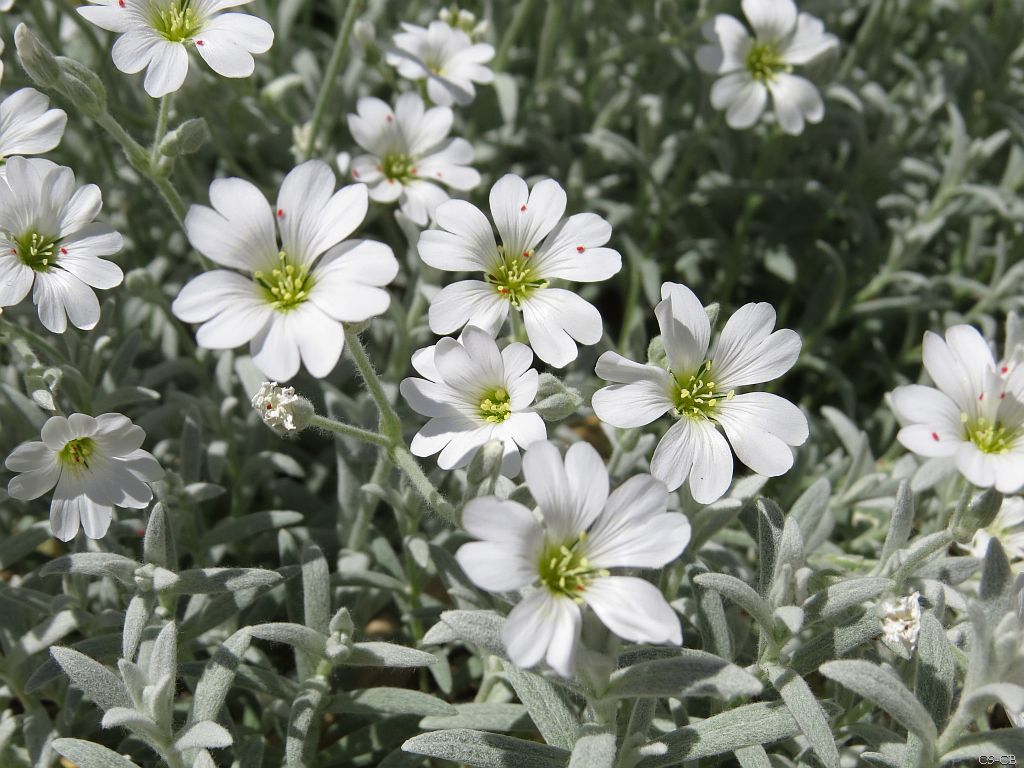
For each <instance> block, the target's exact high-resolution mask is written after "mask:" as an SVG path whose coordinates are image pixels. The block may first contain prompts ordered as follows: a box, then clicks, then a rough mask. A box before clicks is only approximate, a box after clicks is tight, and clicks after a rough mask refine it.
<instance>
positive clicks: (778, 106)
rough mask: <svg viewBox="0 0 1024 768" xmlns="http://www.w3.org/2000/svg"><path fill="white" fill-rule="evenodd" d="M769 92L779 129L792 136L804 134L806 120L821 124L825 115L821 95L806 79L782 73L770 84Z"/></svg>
mask: <svg viewBox="0 0 1024 768" xmlns="http://www.w3.org/2000/svg"><path fill="white" fill-rule="evenodd" d="M768 90H769V91H771V94H772V102H773V103H774V105H775V116H776V117H777V118H778V119H779V127H781V128H782V130H783V131H785V132H786V133H788V134H790V135H792V136H797V135H799V134H800V133H802V132H803V130H804V121H805V120H806V121H807V122H808V123H820V122H821V119H822V117H824V115H825V103H824V102H823V101H822V100H821V94H819V93H818V89H817V88H815V87H814V86H813V85H812V84H811V82H810V81H809V80H807V79H806V78H803V77H798V76H797V75H790V74H786V73H785V72H782V73H779V74H778V75H777V76H776V77H775V78H774V79H773V80H772V81H771V82H769V83H768Z"/></svg>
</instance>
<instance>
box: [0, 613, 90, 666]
mask: <svg viewBox="0 0 1024 768" xmlns="http://www.w3.org/2000/svg"><path fill="white" fill-rule="evenodd" d="M77 628H78V619H77V618H76V616H75V612H74V611H70V610H67V611H60V612H59V613H56V614H54V615H53V616H50V617H49V618H47V619H44V620H43V621H42V622H40V623H39V624H37V625H36V626H34V627H32V629H30V630H29V631H28V632H26V633H25V634H24V635H22V636H21V638H20V639H19V640H18V642H17V643H15V645H14V647H13V648H12V649H11V651H10V656H11V657H14V658H18V657H27V656H32V655H34V654H36V653H40V652H42V651H45V650H46V649H48V648H49V647H50V646H52V645H53V644H54V643H56V642H57V641H58V640H61V639H62V638H64V637H65V636H67V635H69V634H71V633H72V632H74V631H75V630H76V629H77Z"/></svg>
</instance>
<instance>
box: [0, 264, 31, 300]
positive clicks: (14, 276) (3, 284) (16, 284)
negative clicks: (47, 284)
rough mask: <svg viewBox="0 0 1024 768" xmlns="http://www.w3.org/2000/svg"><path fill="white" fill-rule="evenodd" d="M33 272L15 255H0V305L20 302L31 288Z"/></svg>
mask: <svg viewBox="0 0 1024 768" xmlns="http://www.w3.org/2000/svg"><path fill="white" fill-rule="evenodd" d="M34 281H35V272H34V271H33V270H32V268H31V267H29V266H26V265H25V264H22V263H21V261H19V260H18V257H17V256H13V255H0V307H11V306H14V305H15V304H18V303H20V302H21V301H22V300H23V299H24V298H25V297H26V296H27V295H28V292H29V290H31V288H32V283H33V282H34Z"/></svg>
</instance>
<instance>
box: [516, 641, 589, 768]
mask: <svg viewBox="0 0 1024 768" xmlns="http://www.w3.org/2000/svg"><path fill="white" fill-rule="evenodd" d="M502 668H503V669H504V670H505V677H506V679H507V680H508V682H509V684H510V685H511V686H512V688H513V690H515V692H516V696H517V697H518V698H519V700H520V701H521V702H523V705H524V706H525V707H526V710H527V711H528V712H529V713H530V717H531V718H532V719H533V722H534V723H535V724H536V726H537V730H538V731H540V734H541V736H543V737H544V741H546V742H547V743H548V744H553V745H554V746H556V747H561V748H563V749H566V750H568V749H572V745H573V744H575V743H576V731H577V730H578V729H579V727H580V717H579V714H578V711H579V710H578V708H577V707H576V706H574V705H573V703H572V702H571V701H570V700H569V698H568V696H567V695H566V692H565V691H564V690H563V689H562V688H559V687H558V686H556V685H555V684H554V683H553V682H551V681H550V680H548V679H547V678H544V677H541V676H540V675H537V674H534V673H533V672H528V671H527V670H525V669H520V668H519V667H517V666H516V665H515V664H513V663H511V662H509V661H502Z"/></svg>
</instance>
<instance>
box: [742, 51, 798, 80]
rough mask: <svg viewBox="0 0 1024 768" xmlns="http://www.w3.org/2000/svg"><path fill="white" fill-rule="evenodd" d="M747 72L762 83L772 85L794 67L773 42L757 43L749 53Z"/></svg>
mask: <svg viewBox="0 0 1024 768" xmlns="http://www.w3.org/2000/svg"><path fill="white" fill-rule="evenodd" d="M746 64H747V72H749V73H750V76H751V77H752V78H754V79H755V80H757V81H758V82H761V83H770V82H772V81H773V80H775V78H776V77H778V75H779V74H780V73H782V72H790V71H792V69H793V67H791V66H790V65H789V64H787V63H786V60H785V59H784V58H783V57H782V55H781V54H780V53H779V49H778V46H776V45H775V43H771V42H755V43H754V44H753V45H751V46H750V50H749V51H748V52H747V62H746Z"/></svg>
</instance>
